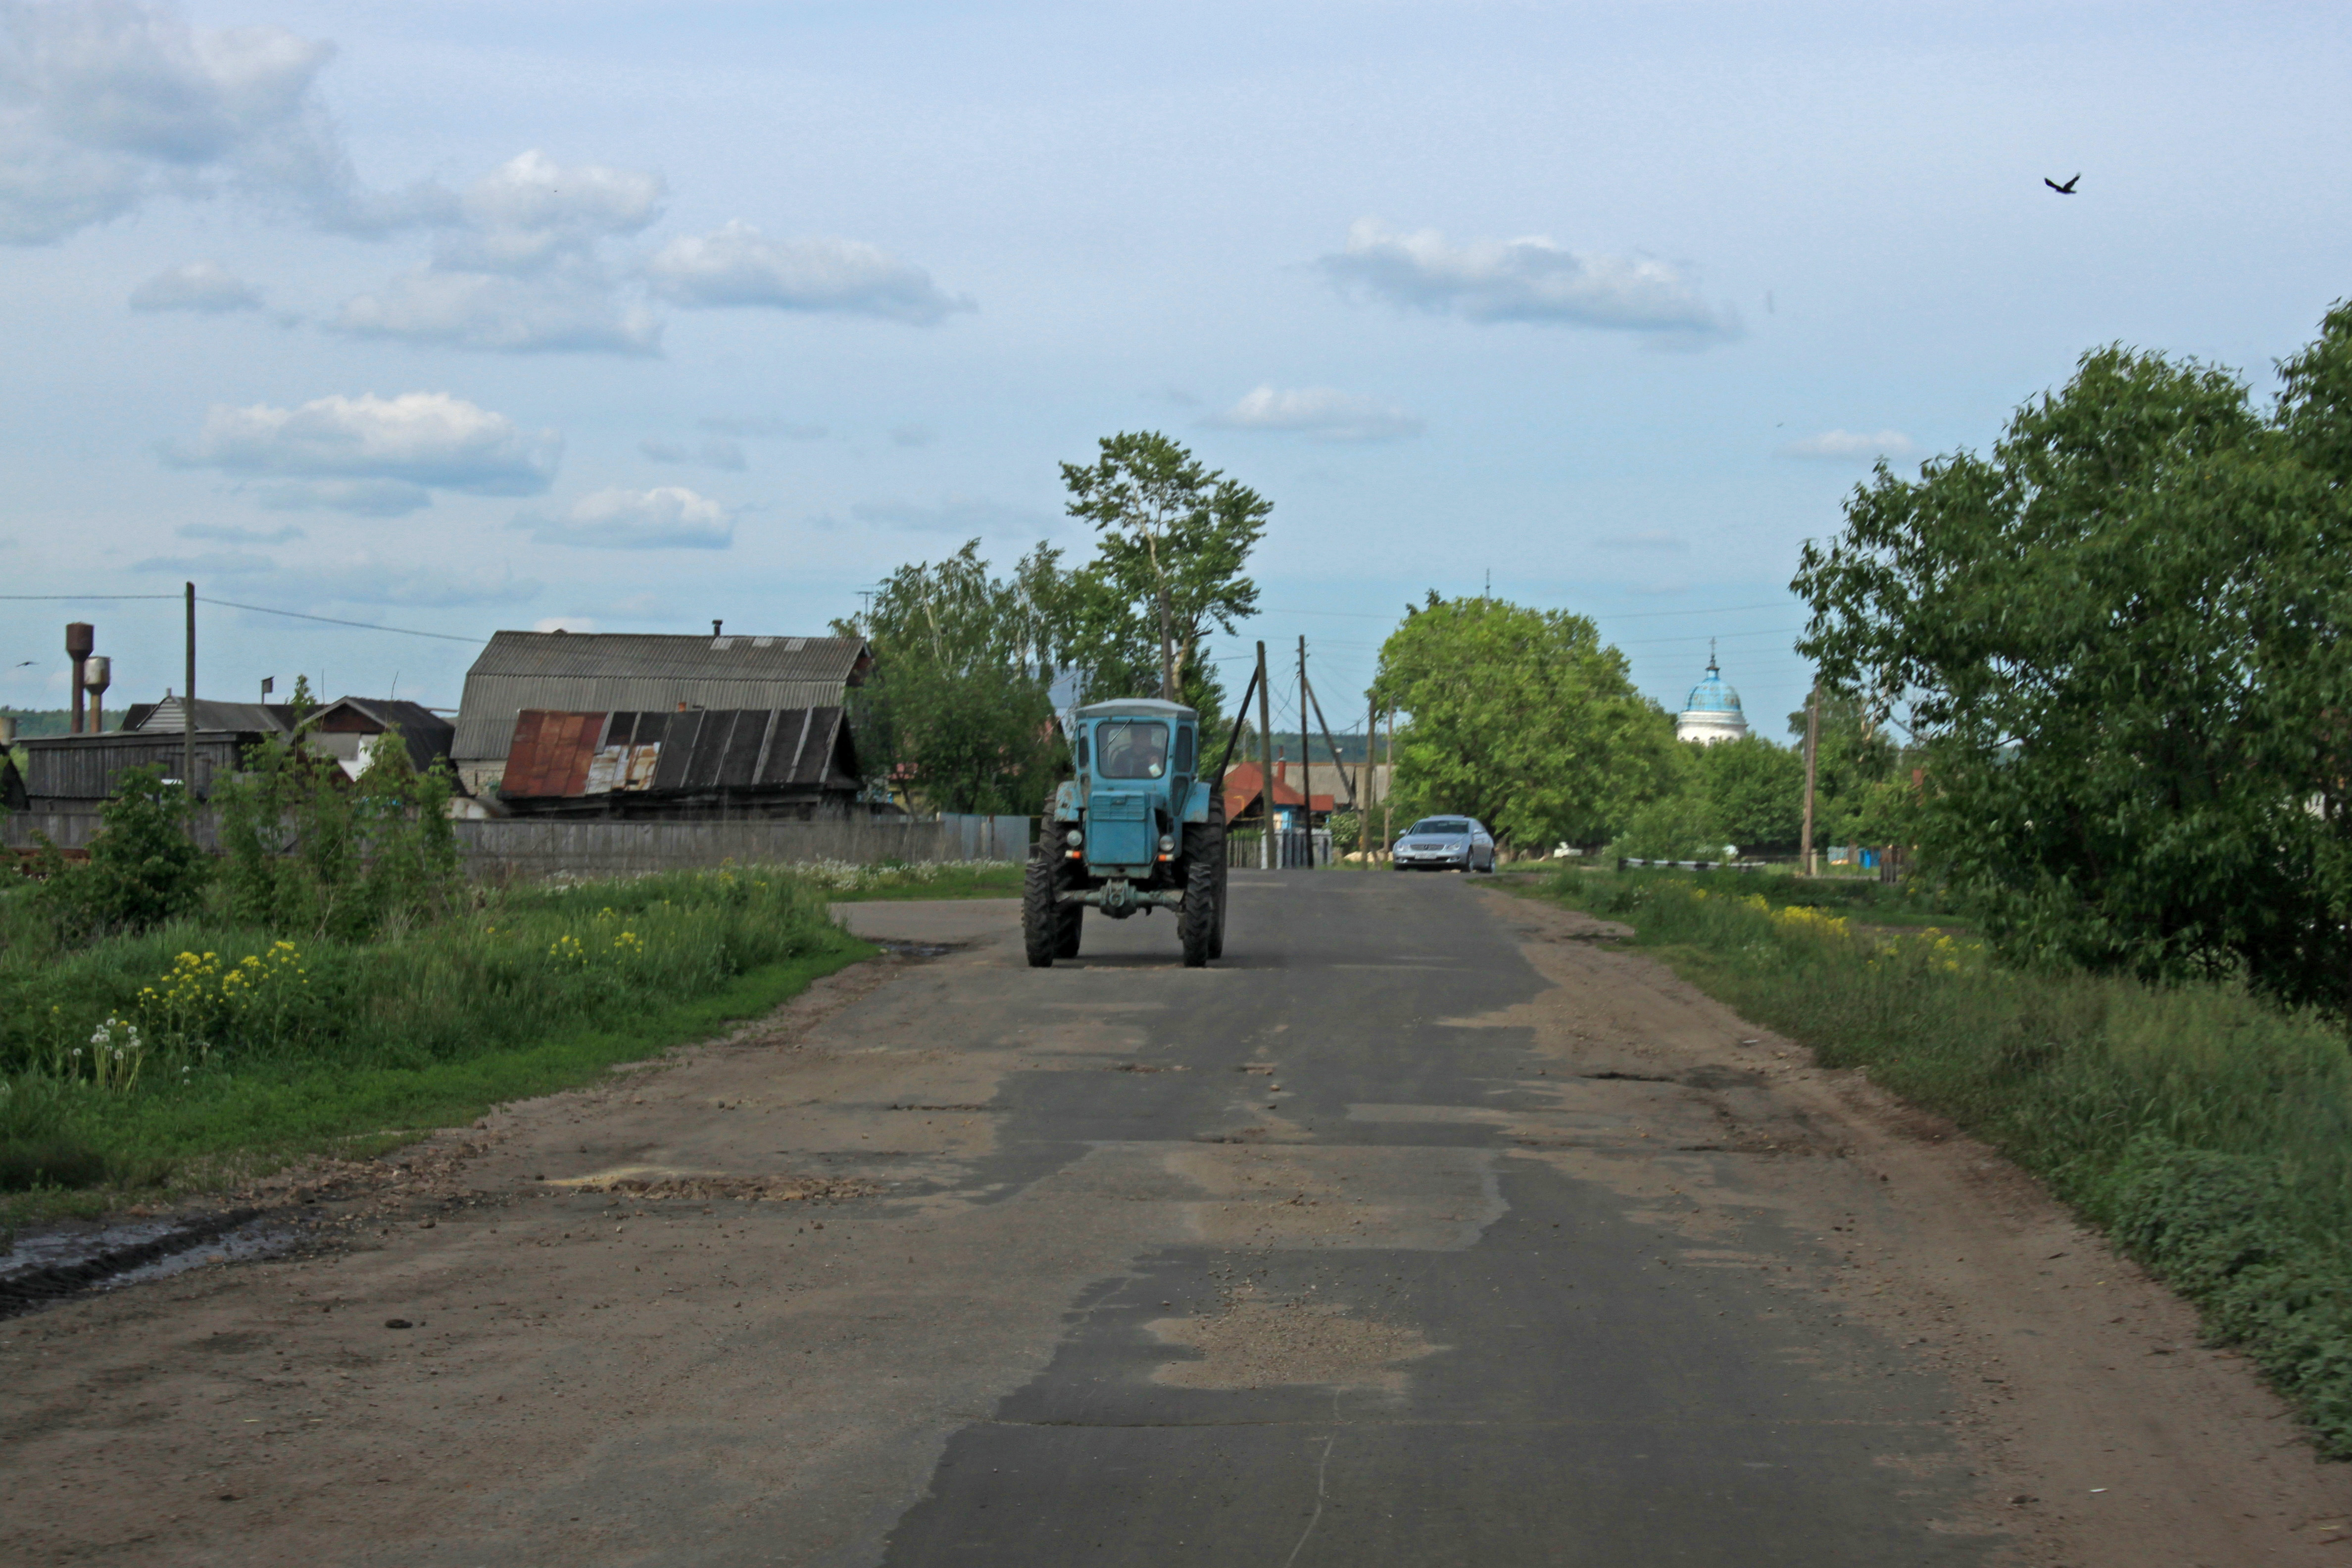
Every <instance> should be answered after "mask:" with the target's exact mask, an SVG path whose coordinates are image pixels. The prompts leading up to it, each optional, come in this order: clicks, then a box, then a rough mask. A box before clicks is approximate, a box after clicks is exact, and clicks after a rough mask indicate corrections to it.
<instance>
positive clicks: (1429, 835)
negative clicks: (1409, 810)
mask: <svg viewBox="0 0 2352 1568" xmlns="http://www.w3.org/2000/svg"><path fill="white" fill-rule="evenodd" d="M1391 864H1392V865H1393V866H1395V868H1397V869H1398V870H1400V871H1492V870H1493V869H1494V868H1495V836H1494V835H1493V834H1491V833H1489V832H1487V831H1486V825H1485V824H1484V823H1482V822H1480V821H1479V820H1478V819H1477V818H1476V817H1475V816H1424V817H1423V818H1422V819H1421V820H1420V821H1419V822H1416V823H1414V824H1413V825H1412V826H1411V827H1408V828H1406V829H1405V830H1404V837H1402V838H1400V839H1398V840H1397V845H1396V858H1395V859H1394V860H1393V861H1391Z"/></svg>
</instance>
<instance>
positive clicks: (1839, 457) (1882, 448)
mask: <svg viewBox="0 0 2352 1568" xmlns="http://www.w3.org/2000/svg"><path fill="white" fill-rule="evenodd" d="M1918 451H1919V444H1918V443H1917V442H1916V441H1914V440H1912V439H1911V437H1908V436H1906V435H1905V434H1903V432H1902V431H1900V430H1881V431H1879V432H1878V433H1877V434H1876V435H1874V436H1872V435H1865V434H1864V433H1862V432H1860V431H1856V430H1824V431H1822V433H1821V434H1820V435H1818V436H1807V437H1804V438H1803V439H1802V440H1798V441H1791V442H1790V443H1789V444H1788V445H1787V446H1785V447H1781V448H1780V455H1781V456H1782V457H1784V458H1826V459H1828V460H1829V461H1831V462H1843V463H1867V462H1872V461H1874V460H1875V459H1877V458H1895V459H1896V460H1897V461H1900V460H1901V459H1902V458H1909V457H1916V455H1917V454H1918Z"/></svg>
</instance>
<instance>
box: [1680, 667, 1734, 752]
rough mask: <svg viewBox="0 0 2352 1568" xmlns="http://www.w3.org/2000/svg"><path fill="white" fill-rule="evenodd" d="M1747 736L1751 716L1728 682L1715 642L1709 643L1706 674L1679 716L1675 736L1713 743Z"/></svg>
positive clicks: (1693, 689)
mask: <svg viewBox="0 0 2352 1568" xmlns="http://www.w3.org/2000/svg"><path fill="white" fill-rule="evenodd" d="M1747 736H1748V716H1747V715H1746V714H1745V713H1742V712H1741V711H1740V710H1739V693H1738V692H1737V691H1734V690H1733V689H1731V687H1730V686H1729V685H1728V684H1727V683H1726V682H1725V680H1724V679H1723V671H1722V670H1721V669H1720V668H1717V665H1716V662H1715V648H1714V645H1713V644H1709V645H1708V647H1707V652H1706V677H1705V678H1704V679H1701V680H1700V681H1699V683H1698V684H1697V685H1696V686H1694V687H1692V688H1691V689H1690V700H1688V701H1686V702H1685V703H1684V704H1683V710H1682V711H1681V712H1679V713H1677V714H1675V740H1677V741H1696V742H1698V743H1699V744H1700V745H1702V746H1712V745H1714V744H1715V743H1716V742H1717V741H1740V740H1745V739H1747Z"/></svg>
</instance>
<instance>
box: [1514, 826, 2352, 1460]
mask: <svg viewBox="0 0 2352 1568" xmlns="http://www.w3.org/2000/svg"><path fill="white" fill-rule="evenodd" d="M1528 890H1529V891H1531V892H1536V893H1538V895H1539V896H1546V897H1550V898H1553V899H1557V900H1559V901H1561V902H1563V903H1566V904H1568V905H1570V906H1571V907H1574V908H1577V909H1581V910H1587V911H1589V912H1591V913H1593V914H1597V915H1602V916H1606V917H1610V918H1613V919H1617V920H1622V921H1626V922H1627V923H1629V924H1630V925H1632V926H1633V929H1634V931H1635V933H1636V937H1635V940H1636V941H1637V942H1638V943H1640V944H1641V945H1642V946H1644V947H1647V948H1650V949H1653V950H1654V951H1655V952H1656V953H1657V956H1659V957H1660V958H1662V959H1663V960H1664V961H1665V962H1666V963H1669V964H1670V965H1672V966H1673V967H1674V969H1675V971H1676V972H1677V973H1681V974H1682V975H1683V976H1684V977H1685V978H1686V979H1688V980H1690V981H1692V982H1693V983H1694V984H1697V985H1698V986H1699V987H1700V988H1701V989H1703V990H1705V991H1706V992H1707V993H1708V994H1710V995H1713V996H1715V997H1717V999H1718V1000H1720V1001H1722V1002H1724V1003H1726V1004H1727V1005H1730V1006H1732V1007H1734V1008H1736V1009H1738V1012H1739V1013H1740V1015H1741V1016H1744V1017H1747V1018H1750V1019H1753V1020H1754V1021H1756V1022H1757V1023H1759V1024H1763V1025H1766V1026H1769V1027H1771V1028H1774V1029H1776V1030H1779V1031H1780V1032H1781V1033H1783V1034H1786V1035H1788V1036H1790V1037H1791V1038H1794V1039H1798V1040H1801V1041H1803V1042H1804V1043H1805V1044H1807V1045H1808V1046H1810V1047H1812V1048H1813V1050H1814V1052H1815V1053H1816V1055H1817V1056H1818V1057H1819V1058H1820V1059H1821V1060H1822V1062H1823V1063H1825V1064H1826V1065H1829V1066H1832V1067H1858V1068H1864V1069H1866V1070H1867V1071H1868V1073H1869V1075H1870V1077H1871V1079H1872V1080H1873V1081H1874V1082H1876V1083H1878V1084H1879V1085H1881V1086H1882V1087H1884V1088H1885V1089H1890V1090H1892V1091H1893V1092H1895V1093H1896V1094H1899V1095H1901V1096H1903V1097H1904V1098H1905V1099H1906V1100H1910V1101H1912V1102H1913V1103H1915V1104H1917V1105H1921V1106H1924V1107H1927V1108H1928V1109H1931V1110H1937V1111H1939V1112H1941V1113H1943V1114H1945V1115H1947V1116H1949V1117H1950V1118H1952V1119H1953V1120H1954V1121H1957V1122H1958V1123H1959V1124H1960V1125H1961V1126H1963V1127H1965V1128H1967V1129H1968V1130H1969V1131H1970V1132H1972V1133H1974V1134H1975V1135H1976V1136H1978V1137H1979V1138H1981V1139H1983V1140H1985V1141H1986V1142H1989V1143H1990V1144H1992V1145H1993V1146H1994V1147H1996V1148H1998V1149H2000V1151H2001V1152H2003V1153H2005V1154H2007V1155H2008V1156H2009V1157H2010V1158H2011V1159H2013V1160H2015V1161H2016V1162H2017V1163H2019V1164H2021V1165H2022V1166H2024V1167H2025V1168H2026V1169H2028V1170H2031V1171H2032V1172H2034V1173H2037V1174H2038V1175H2040V1176H2041V1177H2042V1179H2043V1180H2044V1181H2045V1182H2046V1183H2047V1184H2049V1185H2050V1187H2051V1188H2052V1190H2053V1192H2055V1193H2056V1194H2058V1195H2059V1196H2060V1197H2061V1198H2062V1199H2063V1200H2064V1201H2066V1202H2067V1203H2069V1204H2071V1205H2074V1207H2075V1208H2076V1209H2077V1210H2078V1211H2079V1212H2080V1213H2081V1214H2082V1215H2084V1217H2085V1218H2086V1219H2088V1220H2089V1221H2090V1222H2092V1223H2093V1224H2095V1225H2096V1226H2100V1227H2101V1228H2103V1229H2105V1231H2106V1232H2107V1233H2108V1234H2109V1235H2110V1236H2111V1237H2113V1238H2114V1239H2115V1241H2116V1243H2117V1244H2118V1245H2119V1246H2120V1247H2122V1248H2123V1249H2124V1250H2125V1251H2126V1252H2127V1253H2128V1254H2130V1255H2131V1256H2132V1257H2134V1258H2137V1259H2138V1260H2139V1261H2140V1262H2142V1263H2143V1264H2145V1265H2146V1266H2147V1268H2149V1269H2150V1270H2151V1271H2152V1272H2154V1273H2155V1274H2156V1275H2158V1277H2159V1278H2161V1279H2164V1280H2166V1281H2167V1282H2168V1284H2169V1285H2171V1286H2172V1287H2173V1288H2174V1289H2176V1290H2178V1291H2179V1293H2180V1294H2181V1295H2183V1296H2184V1297H2185V1298H2187V1299H2188V1300H2190V1301H2191V1302H2193V1303H2195V1304H2196V1305H2197V1307H2198V1308H2199V1309H2200V1311H2201V1312H2202V1313H2203V1316H2204V1321H2205V1324H2206V1329H2207V1331H2208V1333H2209V1334H2210V1336H2211V1338H2212V1339H2213V1340H2214V1341H2215V1342H2218V1343H2223V1344H2231V1345H2235V1346H2237V1347H2239V1348H2241V1349H2242V1351H2243V1352H2245V1353H2246V1354H2247V1355H2248V1356H2249V1358H2250V1359H2252V1361H2254V1362H2255V1363H2256V1364H2258V1365H2259V1366H2260V1367H2261V1368H2262V1369H2263V1372H2264V1373H2266V1374H2267V1375H2268V1376H2269V1377H2270V1379H2271V1380H2272V1382H2273V1384H2275V1385H2276V1386H2277V1387H2278V1388H2279V1389H2280V1390H2281V1392H2282V1393H2284V1394H2285V1395H2286V1396H2287V1397H2288V1398H2289V1399H2290V1400H2292V1401H2293V1402H2294V1404H2295V1405H2296V1406H2297V1407H2298V1408H2299V1409H2300V1411H2301V1412H2302V1414H2303V1415H2304V1417H2305V1420H2306V1421H2307V1422H2308V1423H2309V1424H2310V1426H2311V1429H2312V1432H2313V1436H2314V1438H2315V1443H2316V1445H2317V1447H2318V1448H2319V1450H2320V1452H2321V1453H2323V1454H2325V1455H2326V1456H2328V1457H2330V1458H2352V1055H2348V1054H2347V1049H2346V1041H2345V1038H2344V1036H2343V1035H2342V1034H2341V1033H2340V1032H2339V1031H2337V1030H2336V1029H2333V1028H2330V1027H2328V1026H2326V1025H2324V1024H2323V1023H2321V1022H2320V1021H2318V1020H2317V1019H2315V1017H2312V1016H2308V1015H2302V1014H2282V1013H2279V1012H2277V1011H2276V1010H2274V1009H2272V1008H2270V1007H2268V1006H2266V1005H2263V1004H2262V1003H2261V1002H2258V1001H2256V1000H2255V999H2253V998H2252V997H2251V996H2249V995H2248V994H2245V993H2244V992H2243V991H2242V990H2240V989H2237V988H2235V987H2232V986H2227V985H2199V986H2180V987H2176V988H2161V987H2157V986H2151V985H2147V984H2141V983H2138V982H2136V981H2131V980H2125V979H2118V978H2113V977H2108V976H2104V975H2092V974H2083V973H2023V972H2020V971H2017V970H2013V969H2009V968H2005V967H2002V966H2000V965H1999V964H1997V963H1994V962H1992V961H1991V960H1990V957H1989V956H1987V954H1986V953H1985V952H1984V951H1983V950H1982V949H1981V948H1980V947H1979V946H1978V945H1976V944H1975V943H1973V942H1966V941H1963V940H1960V939H1958V938H1956V937H1955V936H1953V935H1952V934H1950V933H1949V931H1917V932H1911V933H1904V932H1890V931H1873V930H1870V929H1867V928H1866V927H1864V926H1862V925H1861V924H1860V922H1859V921H1858V920H1857V919H1855V918H1853V917H1850V916H1848V915H1846V914H1843V913H1841V912H1838V910H1835V909H1832V908H1829V907H1824V904H1823V903H1822V902H1798V901H1793V900H1789V901H1781V902H1778V903H1776V902H1774V901H1773V900H1772V898H1771V897H1770V893H1771V892H1776V891H1779V890H1780V889H1764V888H1757V889H1750V888H1748V886H1746V885H1745V884H1744V880H1743V879H1733V878H1724V877H1717V878H1712V879H1708V880H1707V881H1706V882H1705V883H1704V884H1702V883H1701V882H1700V881H1699V880H1698V879H1696V878H1694V877H1692V876H1689V875H1678V874H1675V873H1654V872H1627V873H1623V874H1595V873H1577V872H1562V873H1559V874H1557V875H1556V876H1555V877H1554V878H1553V879H1552V880H1551V881H1550V882H1549V884H1548V885H1544V886H1542V887H1540V888H1539V889H1528ZM1804 890H1805V891H1807V892H1812V891H1817V890H1818V889H1804ZM1759 895H1761V896H1759ZM1880 897H1881V895H1875V894H1874V895H1873V896H1872V897H1871V898H1870V899H1866V900H1857V901H1856V902H1855V903H1854V904H1853V906H1851V907H1853V911H1854V916H1859V917H1861V918H1862V919H1866V920H1868V921H1873V922H1874V923H1876V924H1879V925H1891V924H1893V923H1895V922H1893V921H1887V920H1885V918H1884V916H1885V913H1886V912H1890V911H1888V910H1885V909H1884V908H1883V907H1882V906H1881V905H1880V904H1879V902H1878V901H1877V900H1879V898H1880ZM1886 901H1887V902H1888V903H1890V904H1891V903H1895V900H1886Z"/></svg>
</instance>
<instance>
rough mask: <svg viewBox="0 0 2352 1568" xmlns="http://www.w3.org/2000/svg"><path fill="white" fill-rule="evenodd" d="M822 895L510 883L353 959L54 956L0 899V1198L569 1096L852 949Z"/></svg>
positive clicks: (277, 944) (284, 949) (758, 1005)
mask: <svg viewBox="0 0 2352 1568" xmlns="http://www.w3.org/2000/svg"><path fill="white" fill-rule="evenodd" d="M826 901H827V892H826V889H824V888H823V887H821V886H819V885H818V884H817V883H816V882H815V881H814V880H813V879H808V878H803V877H799V876H795V875H793V874H791V873H789V872H783V871H767V870H760V869H752V868H747V869H742V870H725V871H715V872H698V873H679V874H674V875H667V876H657V877H645V878H637V879H628V880H624V881H612V882H601V883H583V884H577V885H573V886H571V887H568V888H541V889H510V890H508V891H505V892H503V893H498V894H493V895H489V896H488V898H487V900H486V901H485V902H484V903H482V904H481V905H480V906H479V907H478V908H477V909H474V910H470V911H468V912H467V913H466V914H463V915H460V916H457V917H455V918H452V919H450V920H447V921H442V922H439V923H437V924H435V925H432V926H429V927H426V928H424V929H421V930H416V931H409V932H407V933H404V934H399V935H394V936H392V937H389V938H387V939H384V940H380V941H375V942H365V943H338V942H330V941H325V940H315V941H301V940H293V941H291V942H282V941H276V940H273V939H272V938H271V937H270V935H269V934H268V933H267V932H260V931H250V930H240V929H236V928H234V927H228V926H225V925H221V924H217V923H206V922H204V921H182V922H179V923H176V924H174V925H171V926H166V927H164V928H163V929H161V930H158V931H151V932H148V933H146V934H143V935H141V936H136V937H123V938H116V939H112V940H109V941H104V942H97V943H94V944H92V945H89V946H86V947H80V948H72V947H60V946H59V945H58V944H57V943H56V942H55V941H54V939H53V938H51V937H50V936H49V935H48V934H47V932H45V931H43V930H42V929H40V927H39V924H38V921H37V919H36V917H35V913H34V911H32V910H31V909H30V907H29V905H28V902H27V900H26V899H25V897H24V895H23V894H22V893H20V892H13V891H12V892H11V893H9V894H7V895H5V897H0V943H5V947H0V1189H13V1190H15V1191H16V1192H17V1193H18V1194H26V1195H22V1196H19V1197H17V1198H15V1199H11V1200H7V1204H6V1206H7V1207H8V1208H9V1209H10V1210H13V1211H14V1212H16V1213H17V1214H19V1215H22V1214H28V1213H35V1212H42V1211H44V1210H54V1209H57V1208H60V1207H64V1208H72V1207H77V1206H80V1207H87V1206H89V1203H102V1202H104V1201H106V1200H107V1199H108V1198H109V1197H110V1195H119V1194H120V1192H121V1190H122V1189H125V1188H130V1187H135V1186H139V1185H142V1184H150V1185H154V1184H160V1185H163V1186H164V1187H166V1188H184V1187H188V1186H201V1185H203V1184H206V1183H208V1182H215V1181H218V1180H222V1179H225V1178H226V1177H228V1176H233V1175H234V1174H236V1173H239V1172H241V1171H244V1170H249V1169H252V1168H254V1167H255V1166H256V1165H257V1163H268V1162H269V1161H272V1160H276V1159H281V1158H283V1157H285V1156H287V1155H289V1154H291V1153H295V1152H303V1151H307V1150H313V1149H318V1148H322V1147H329V1146H333V1145H335V1144H336V1143H337V1142H339V1141H345V1140H350V1139H352V1138H354V1137H357V1138H362V1139H369V1138H373V1139H377V1140H379V1141H380V1142H381V1141H385V1140H393V1139H396V1138H397V1136H398V1134H399V1132H400V1131H403V1130H415V1129H422V1128H426V1127H430V1126H434V1125H438V1124H443V1123H446V1122H448V1121H462V1120H466V1119H467V1118H469V1117H471V1116H472V1115H474V1114H478V1111H479V1110H481V1109H482V1108H484V1107H486V1106H488V1104H490V1103H493V1102H495V1101H496V1100H502V1099H509V1098H513V1097H515V1096H518V1095H523V1094H531V1093H540V1092H544V1091H546V1090H548V1089H554V1088H558V1087H561V1086H562V1085H565V1084H570V1083H577V1082H580V1081H583V1079H587V1078H589V1077H592V1076H593V1074H594V1073H595V1072H597V1071H599V1070H601V1069H602V1068H604V1067H606V1066H608V1065H610V1064H611V1063H613V1062H614V1061H620V1060H626V1059H630V1058H635V1057H643V1056H646V1055H647V1054H650V1053H652V1052H656V1051H658V1050H660V1049H662V1048H663V1047H667V1046H669V1045H673V1044H676V1043H678V1042H679V1041H681V1040H684V1039H689V1038H693V1037H696V1036H698V1035H700V1034H706V1033H708V1032H709V1031H710V1030H711V1029H713V1028H715V1027H717V1026H719V1025H720V1024H721V1023H723V1022H724V1021H725V1020H727V1019H729V1018H732V1017H742V1016H757V1015H758V1014H760V1013H761V1012H764V1011H766V1010H767V1009H768V1008H770V1007H772V1006H773V1005H776V1004H777V1003H778V1002H780V1001H782V1000H783V999H784V998H785V997H787V996H789V995H791V994H793V993H794V992H796V991H798V990H800V989H801V988H802V987H803V986H805V985H806V984H808V983H809V981H810V980H812V979H814V978H815V977H816V976H818V975H821V974H823V973H828V972H829V971H831V970H833V969H836V968H839V967H841V966H842V965H843V964H845V963H851V962H854V961H855V960H856V959H857V958H858V957H861V956H863V955H865V954H866V953H867V952H871V951H872V950H871V949H870V948H868V947H866V946H865V945H864V944H862V943H859V942H856V941H854V940H853V939H851V938H849V937H847V936H846V935H845V934H844V933H843V932H841V931H838V930H836V929H835V927H834V926H833V925H832V924H831V922H830V921H829V919H828V917H827V914H826V910H825V905H826ZM116 1053H122V1054H121V1055H120V1056H118V1055H117V1054H116ZM93 1188H94V1189H98V1190H97V1191H96V1192H95V1193H94V1194H92V1195H91V1197H90V1198H89V1202H87V1203H77V1202H76V1201H74V1200H72V1199H70V1198H69V1197H68V1196H67V1195H66V1194H68V1192H69V1191H71V1190H73V1189H93Z"/></svg>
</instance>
